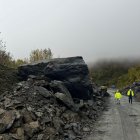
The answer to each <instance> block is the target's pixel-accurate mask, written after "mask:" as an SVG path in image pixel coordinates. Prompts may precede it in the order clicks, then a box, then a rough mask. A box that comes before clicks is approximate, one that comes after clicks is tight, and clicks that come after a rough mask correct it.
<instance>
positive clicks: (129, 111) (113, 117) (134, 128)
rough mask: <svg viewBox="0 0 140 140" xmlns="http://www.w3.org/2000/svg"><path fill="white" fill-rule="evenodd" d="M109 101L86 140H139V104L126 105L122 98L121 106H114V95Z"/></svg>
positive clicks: (124, 98)
mask: <svg viewBox="0 0 140 140" xmlns="http://www.w3.org/2000/svg"><path fill="white" fill-rule="evenodd" d="M108 92H109V93H110V94H111V98H110V99H109V103H108V109H107V110H106V111H104V112H103V115H102V116H101V118H100V120H99V121H98V122H97V123H96V124H95V129H94V130H93V134H91V135H90V136H89V137H88V138H86V140H140V102H136V101H134V102H133V104H132V105H131V104H129V103H128V97H126V96H123V98H122V99H121V104H120V105H118V104H116V102H115V100H114V93H113V91H112V90H109V91H108Z"/></svg>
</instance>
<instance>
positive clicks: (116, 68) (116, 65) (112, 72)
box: [90, 61, 140, 87]
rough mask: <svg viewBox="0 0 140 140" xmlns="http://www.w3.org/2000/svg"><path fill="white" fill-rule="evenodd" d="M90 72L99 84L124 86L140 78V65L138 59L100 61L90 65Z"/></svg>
mask: <svg viewBox="0 0 140 140" xmlns="http://www.w3.org/2000/svg"><path fill="white" fill-rule="evenodd" d="M90 74H91V77H92V79H93V81H95V82H96V83H97V84H98V85H107V86H111V85H116V86H117V87H123V86H127V85H129V84H132V83H133V82H134V81H137V80H139V79H140V66H139V62H138V61H135V62H132V61H131V62H130V61H100V62H97V63H96V64H94V65H93V66H90Z"/></svg>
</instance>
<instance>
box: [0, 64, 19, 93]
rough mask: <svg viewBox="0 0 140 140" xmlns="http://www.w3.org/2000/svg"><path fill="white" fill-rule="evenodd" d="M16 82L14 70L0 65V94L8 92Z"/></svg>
mask: <svg viewBox="0 0 140 140" xmlns="http://www.w3.org/2000/svg"><path fill="white" fill-rule="evenodd" d="M16 82H18V77H17V74H16V70H15V69H12V68H8V67H6V66H3V65H0V94H1V93H3V92H4V91H6V90H10V89H11V88H12V86H13V85H14V84H15V83H16Z"/></svg>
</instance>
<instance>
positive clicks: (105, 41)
mask: <svg viewBox="0 0 140 140" xmlns="http://www.w3.org/2000/svg"><path fill="white" fill-rule="evenodd" d="M0 32H1V36H0V38H2V39H3V40H4V41H5V42H6V46H7V50H8V51H10V52H11V53H12V54H13V56H14V58H24V57H28V56H29V53H30V51H31V50H33V49H37V48H41V49H44V48H50V49H51V50H52V52H53V54H54V57H67V56H83V58H84V59H85V61H87V62H88V61H95V60H98V59H102V58H120V57H121V58H124V57H127V58H128V57H138V56H139V55H140V53H139V51H140V1H139V0H0Z"/></svg>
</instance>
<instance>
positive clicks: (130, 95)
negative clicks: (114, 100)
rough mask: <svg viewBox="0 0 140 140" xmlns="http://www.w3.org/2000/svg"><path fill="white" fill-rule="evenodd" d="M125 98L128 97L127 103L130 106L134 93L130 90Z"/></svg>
mask: <svg viewBox="0 0 140 140" xmlns="http://www.w3.org/2000/svg"><path fill="white" fill-rule="evenodd" d="M127 96H128V100H129V103H131V104H132V98H133V96H134V91H133V90H132V89H131V88H130V89H129V90H128V91H127Z"/></svg>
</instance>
